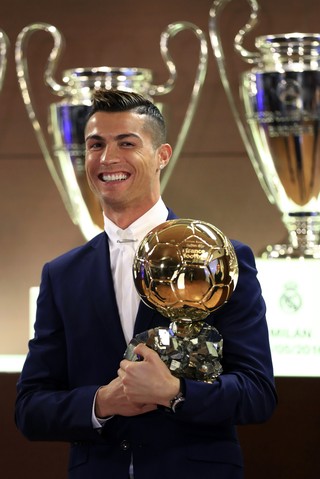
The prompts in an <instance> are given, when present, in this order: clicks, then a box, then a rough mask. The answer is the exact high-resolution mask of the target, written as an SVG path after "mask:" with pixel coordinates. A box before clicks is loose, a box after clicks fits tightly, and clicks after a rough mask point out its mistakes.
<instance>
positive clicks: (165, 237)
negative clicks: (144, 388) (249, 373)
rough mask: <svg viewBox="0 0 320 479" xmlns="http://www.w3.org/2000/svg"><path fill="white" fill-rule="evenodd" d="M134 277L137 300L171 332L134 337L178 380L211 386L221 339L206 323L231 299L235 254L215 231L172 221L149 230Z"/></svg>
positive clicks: (193, 223)
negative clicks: (162, 318)
mask: <svg viewBox="0 0 320 479" xmlns="http://www.w3.org/2000/svg"><path fill="white" fill-rule="evenodd" d="M133 275H134V281H135V285H136V288H137V291H138V293H139V295H140V297H141V299H142V300H143V301H144V302H145V303H146V304H147V305H148V306H150V307H152V308H155V309H156V310H157V311H159V312H160V313H161V314H162V315H163V316H166V317H167V318H169V319H170V321H171V324H170V327H169V328H163V327H159V328H155V329H152V330H150V331H146V332H145V333H143V334H142V335H138V336H137V337H135V338H134V339H133V341H132V342H131V344H130V345H129V347H128V350H127V352H126V355H125V357H127V358H128V359H137V358H136V357H135V356H134V353H133V348H134V346H135V345H136V344H137V343H139V342H145V343H146V344H147V345H148V346H150V347H151V348H152V349H154V350H156V351H157V352H158V353H159V354H160V357H161V358H162V360H163V361H164V362H165V363H166V364H167V365H168V367H169V368H170V369H171V371H172V373H173V374H175V375H176V376H184V377H190V378H193V379H198V380H201V381H205V382H212V381H214V380H215V379H216V377H217V376H218V375H219V374H220V373H221V370H222V368H221V364H220V359H221V355H222V337H221V336H220V334H219V332H218V331H217V330H216V329H215V328H213V327H212V326H209V324H207V323H206V322H205V321H204V320H205V318H206V317H207V316H208V315H209V314H210V313H211V312H213V311H215V310H216V309H218V308H219V307H220V306H222V305H223V304H224V303H225V302H226V301H227V300H228V299H229V298H230V296H231V294H232V293H233V291H234V288H235V286H236V284H237V280H238V263H237V258H236V255H235V252H234V248H233V246H232V244H231V242H230V241H229V240H228V239H227V237H226V236H225V235H224V234H223V233H222V232H221V231H220V230H219V229H218V228H216V227H215V226H213V225H211V224H209V223H205V222H202V221H197V220H191V219H178V220H170V221H166V222H165V223H163V224H161V225H159V226H158V227H156V228H154V229H153V230H151V231H150V232H149V233H148V234H147V235H146V237H145V238H144V240H143V241H142V242H141V244H140V245H139V248H138V250H137V252H136V255H135V259H134V264H133Z"/></svg>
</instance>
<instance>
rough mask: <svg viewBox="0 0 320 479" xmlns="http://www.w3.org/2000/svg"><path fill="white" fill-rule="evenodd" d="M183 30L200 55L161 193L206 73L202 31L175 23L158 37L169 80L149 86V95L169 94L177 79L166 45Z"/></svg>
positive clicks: (186, 23) (204, 42) (195, 27)
mask: <svg viewBox="0 0 320 479" xmlns="http://www.w3.org/2000/svg"><path fill="white" fill-rule="evenodd" d="M183 30H191V31H192V32H193V33H194V34H195V36H196V37H197V38H198V39H199V41H200V53H199V63H198V68H197V71H196V76H195V81H194V84H193V90H192V94H191V98H190V102H189V105H188V107H187V111H186V115H185V119H184V121H183V124H182V127H181V129H180V132H179V134H178V137H177V141H176V144H175V146H174V150H173V154H172V157H171V160H170V161H169V163H168V165H167V167H166V169H165V170H164V172H163V173H162V178H161V191H162V192H163V191H164V189H165V188H166V186H167V183H168V181H169V178H170V176H171V173H172V171H173V169H174V167H175V165H176V163H177V160H178V158H179V156H180V153H181V150H182V148H183V145H184V143H185V140H186V137H187V134H188V132H189V129H190V126H191V123H192V120H193V117H194V114H195V111H196V108H197V106H198V102H199V98H200V93H201V90H202V87H203V84H204V80H205V77H206V73H207V65H208V44H207V40H206V37H205V35H204V33H203V31H202V30H201V29H200V28H199V27H197V26H196V25H194V24H193V23H190V22H176V23H171V24H169V25H168V26H167V28H166V30H165V31H164V32H162V34H161V37H160V50H161V55H162V58H163V60H164V61H165V64H166V66H167V68H168V70H169V79H168V80H167V81H166V82H165V83H164V84H163V85H158V86H155V85H153V86H151V89H150V95H152V96H153V95H164V94H166V93H168V92H170V91H171V90H172V89H173V87H174V84H175V81H176V79H177V70H176V66H175V64H174V63H173V61H172V57H171V55H170V52H169V48H168V43H169V40H170V38H172V37H174V36H175V35H176V34H177V33H179V32H181V31H183Z"/></svg>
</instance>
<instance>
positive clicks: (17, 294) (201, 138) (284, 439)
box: [0, 0, 320, 479]
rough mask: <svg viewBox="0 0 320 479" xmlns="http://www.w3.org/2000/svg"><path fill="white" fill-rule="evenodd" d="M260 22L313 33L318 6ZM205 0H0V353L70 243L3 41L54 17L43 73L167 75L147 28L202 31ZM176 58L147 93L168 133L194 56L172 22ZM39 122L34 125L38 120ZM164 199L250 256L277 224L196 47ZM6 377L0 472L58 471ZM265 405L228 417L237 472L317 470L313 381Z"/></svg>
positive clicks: (16, 344) (234, 22)
mask: <svg viewBox="0 0 320 479" xmlns="http://www.w3.org/2000/svg"><path fill="white" fill-rule="evenodd" d="M260 5H261V14H260V22H259V25H258V26H257V27H256V29H255V31H254V33H252V34H251V35H250V36H248V38H247V45H246V46H247V48H251V49H253V48H254V47H253V44H254V38H255V37H256V36H258V35H263V34H269V33H284V32H292V31H303V32H317V31H318V30H319V16H320V3H319V2H315V1H314V0H305V1H304V2H301V1H300V0H291V1H290V2H286V1H281V0H280V1H279V0H260ZM210 6H211V1H210V0H197V1H195V0H162V1H154V0H153V1H150V0H137V1H136V2H133V1H132V0H122V1H121V2H120V1H113V2H111V1H109V0H104V1H102V0H91V1H90V2H87V1H84V0H55V1H54V2H49V1H48V0H43V1H42V2H39V1H35V0H29V1H28V2H25V1H22V0H10V1H9V0H2V2H1V15H0V28H2V29H3V30H4V31H5V32H6V33H7V35H8V37H9V39H10V42H11V49H10V53H9V56H8V68H7V72H6V76H5V81H4V85H3V88H2V91H1V93H0V105H1V108H0V128H1V135H0V198H1V201H0V218H1V222H0V252H1V253H0V324H1V335H0V354H25V352H26V350H27V338H28V328H29V326H28V314H29V313H28V294H29V288H30V287H31V286H34V285H37V284H38V283H39V277H40V271H41V267H42V265H43V263H44V262H45V261H47V260H50V259H51V258H53V257H55V256H57V255H58V254H60V253H62V252H64V251H66V250H68V249H70V248H72V247H74V246H77V245H79V244H81V243H83V241H84V238H83V237H82V235H81V233H80V232H79V230H78V228H77V227H76V226H74V225H73V224H72V222H71V220H70V219H69V217H68V215H67V213H66V210H65V208H64V206H63V204H62V201H61V198H60V196H59V194H58V192H57V190H56V187H55V185H54V184H53V181H52V179H51V177H50V174H49V172H48V169H47V167H46V165H45V162H44V160H43V156H42V154H41V151H40V149H39V146H38V143H37V141H36V139H35V135H34V132H33V129H32V126H31V124H30V122H29V120H28V117H27V114H26V111H25V107H24V105H23V102H22V99H21V95H20V91H19V88H18V82H17V76H16V71H15V61H14V44H15V41H16V38H17V35H18V33H19V32H20V31H21V29H22V28H23V27H25V26H26V25H29V24H31V23H35V22H47V23H49V24H52V25H54V26H56V27H57V28H58V29H59V30H60V31H61V32H62V33H63V35H64V37H65V41H66V48H65V51H64V53H63V54H62V57H61V59H60V62H59V66H58V69H57V73H56V79H57V81H59V82H61V78H62V72H63V71H64V70H66V69H71V68H76V67H97V66H117V67H120V66H127V67H128V66H131V67H132V66H136V67H144V68H150V69H152V71H153V74H154V81H155V83H162V82H164V81H166V79H167V72H166V68H165V66H164V63H163V60H162V59H161V55H160V48H159V39H160V34H161V32H162V31H163V30H164V29H165V28H166V26H167V25H168V24H169V23H172V22H176V21H184V20H186V21H190V22H193V23H195V24H197V25H198V26H199V27H200V28H202V30H203V31H204V32H205V33H206V35H207V38H208V41H209V37H208V15H209V9H210ZM248 12H249V10H248V4H247V2H246V1H245V0H243V1H242V0H233V1H231V2H230V5H229V6H228V7H227V8H226V10H225V12H224V14H223V15H222V18H221V20H222V21H223V29H222V37H223V40H224V41H225V52H226V57H227V59H228V61H229V71H230V75H231V82H232V85H233V87H234V88H236V87H237V84H238V75H239V71H240V69H248V67H247V66H246V65H245V64H244V63H243V62H242V60H240V59H239V58H238V57H235V56H234V54H233V47H232V39H233V38H234V35H235V34H236V33H237V32H238V30H239V28H240V27H241V26H242V25H243V24H244V23H245V22H246V20H247V18H248ZM51 48H52V39H51V38H50V36H49V35H47V34H45V33H36V34H34V36H32V38H31V39H30V42H29V46H28V52H27V53H28V59H29V64H30V78H31V80H32V84H33V89H34V99H35V104H36V108H37V112H38V115H39V119H40V121H41V123H42V124H43V125H46V118H47V113H48V106H49V104H50V103H53V102H56V101H58V98H57V97H56V96H53V95H52V94H51V92H50V91H49V90H48V88H46V87H45V86H44V83H43V72H44V68H45V64H46V61H47V58H48V55H49V52H50V50H51ZM170 49H171V54H172V57H173V60H174V62H175V63H176V66H177V71H178V80H177V83H176V86H175V88H174V90H173V91H172V92H171V93H170V94H168V95H166V96H165V97H162V98H161V101H163V102H164V103H165V104H166V105H167V106H168V108H169V113H168V118H169V136H170V141H171V142H172V143H173V144H174V143H175V139H176V137H177V133H178V131H179V128H180V125H181V122H182V120H183V118H184V115H185V111H186V108H187V103H188V100H189V97H190V93H191V89H192V85H193V78H194V74H195V69H196V64H197V60H198V54H199V45H198V42H197V40H196V39H195V37H194V35H192V33H190V32H187V31H186V32H182V33H180V34H178V35H177V36H176V37H175V38H174V39H172V40H171V41H170ZM44 128H45V127H44ZM163 196H164V200H165V201H166V203H167V204H168V205H169V206H171V207H172V208H173V209H174V210H175V211H176V213H177V214H179V215H180V216H188V217H195V218H200V219H203V220H206V221H209V222H211V223H213V224H215V225H217V226H218V227H219V228H221V229H222V230H223V231H224V232H225V233H226V234H227V235H228V236H230V237H232V238H237V239H239V240H241V241H244V242H246V243H248V244H250V245H251V247H252V248H253V250H254V252H255V253H256V255H259V252H260V251H261V250H262V249H263V248H264V247H265V246H266V245H267V244H268V243H272V242H273V243H274V242H279V241H282V239H283V238H284V237H285V228H284V226H283V224H282V221H281V217H280V214H279V212H278V210H277V208H276V207H275V206H274V205H271V204H270V203H269V202H268V200H267V198H266V196H265V194H264V192H263V191H262V188H261V187H260V184H259V182H258V179H257V177H256V175H255V173H254V171H253V168H252V166H251V163H250V161H249V159H248V157H247V154H246V152H245V149H244V146H243V144H242V141H241V139H240V136H239V134H238V130H237V127H236V124H235V121H234V119H233V117H232V115H231V113H230V109H229V105H228V103H227V100H226V97H225V94H224V91H223V88H222V86H221V83H220V79H219V75H218V71H217V66H216V62H215V59H214V57H213V53H212V49H211V45H210V44H209V65H208V73H207V77H206V82H205V86H204V89H203V93H202V96H201V98H200V103H199V108H198V110H197V113H196V115H195V118H194V123H193V126H192V128H191V131H190V134H189V135H188V138H187V141H186V144H185V146H184V149H183V152H182V154H181V157H180V160H179V163H178V165H177V167H176V169H175V171H174V174H173V176H172V178H171V179H170V182H169V184H168V186H167V188H166V190H165V192H164V195H163ZM16 379H17V375H16V374H1V375H0V388H1V389H0V391H1V395H0V397H1V399H0V405H1V407H0V421H1V424H0V474H1V477H3V478H5V479H9V478H10V479H11V478H12V479H16V478H19V477H25V478H43V477H46V478H51V477H52V478H58V477H59V478H63V477H66V474H65V468H66V461H67V459H66V458H67V446H65V445H58V444H43V443H40V444H38V443H34V444H31V443H28V442H27V441H26V440H24V439H23V438H22V437H21V436H20V435H19V434H18V433H17V432H16V430H15V427H14V424H13V418H12V415H13V402H14V396H15V382H16ZM277 386H278V391H279V401H280V402H279V408H278V410H277V412H276V413H275V415H274V417H273V418H272V420H271V421H270V422H269V423H267V424H265V425H261V426H260V425H259V426H247V427H242V428H240V436H241V440H242V443H243V448H244V452H245V459H246V469H247V474H246V478H247V479H251V478H252V479H256V478H258V477H259V479H264V478H267V477H268V478H269V477H274V478H286V479H287V478H290V479H295V478H308V479H317V478H318V477H320V469H319V462H318V457H317V451H318V436H317V432H318V431H319V416H320V415H319V407H318V404H319V380H318V379H303V380H302V379H298V378H297V379H286V378H278V379H277Z"/></svg>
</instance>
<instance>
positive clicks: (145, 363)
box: [16, 90, 277, 479]
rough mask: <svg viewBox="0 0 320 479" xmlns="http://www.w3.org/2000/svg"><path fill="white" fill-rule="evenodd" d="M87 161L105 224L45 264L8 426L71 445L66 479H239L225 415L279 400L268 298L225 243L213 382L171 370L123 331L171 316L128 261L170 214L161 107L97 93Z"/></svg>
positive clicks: (245, 252) (258, 416)
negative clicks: (152, 301)
mask: <svg viewBox="0 0 320 479" xmlns="http://www.w3.org/2000/svg"><path fill="white" fill-rule="evenodd" d="M85 136H86V170H87V177H88V181H89V184H90V186H91V188H92V190H93V191H94V192H95V193H96V194H97V195H98V197H99V199H100V202H101V205H102V209H103V215H104V221H105V231H104V232H103V233H101V234H99V235H98V236H96V237H95V238H94V239H92V240H91V241H89V242H88V243H87V244H85V245H84V246H81V247H79V248H76V249H74V250H72V251H70V252H68V253H66V254H64V255H62V256H60V257H59V258H57V259H55V260H53V261H51V262H49V263H48V264H46V265H45V266H44V268H43V272H42V279H41V285H40V293H39V297H38V302H37V316H36V322H35V336H34V339H32V340H31V341H30V343H29V353H28V356H27V359H26V362H25V365H24V368H23V371H22V373H21V377H20V379H19V382H18V385H17V388H18V395H17V401H16V423H17V426H18V428H19V429H20V430H21V431H22V433H23V434H24V435H25V436H26V437H27V438H29V439H30V440H40V441H44V440H45V441H67V442H69V443H70V444H71V450H70V463H69V478H71V479H76V478H78V479H95V478H102V477H103V478H106V479H128V477H134V479H150V478H152V479H160V478H161V479H164V478H166V479H180V478H184V479H195V478H197V479H209V478H219V479H240V478H242V477H243V464H242V455H241V450H240V446H239V443H238V439H237V433H236V425H237V424H248V423H260V422H264V421H266V420H267V419H268V418H269V417H270V416H271V414H272V412H273V410H274V408H275V405H276V401H277V400H276V393H275V389H274V382H273V370H272V361H271V355H270V348H269V340H268V330H267V325H266V319H265V304H264V301H263V299H262V296H261V289H260V285H259V283H258V281H257V278H256V273H257V271H256V268H255V262H254V256H253V253H252V251H251V249H250V248H249V247H248V246H245V245H243V244H241V243H239V242H236V241H233V245H234V248H235V252H236V255H237V258H238V263H239V280H238V284H237V287H236V290H235V292H234V293H233V295H232V297H231V299H230V300H229V301H228V302H227V303H226V304H225V305H224V306H222V307H221V308H220V309H218V310H217V311H216V312H214V313H212V314H210V315H209V317H208V318H207V321H208V323H209V324H211V325H213V326H215V327H216V328H217V329H218V331H219V332H220V333H221V334H222V336H223V339H224V353H223V359H222V363H223V364H222V365H223V373H222V374H221V375H220V376H219V377H218V379H217V380H216V381H215V382H213V383H212V384H208V383H205V382H201V381H194V380H191V379H184V380H181V381H180V380H179V379H178V378H176V377H174V376H173V375H172V374H171V373H170V371H169V369H168V368H167V366H166V365H165V364H164V363H163V362H162V361H161V359H160V357H159V356H158V354H157V353H156V352H155V351H153V350H152V349H149V348H148V347H147V346H146V345H144V344H139V345H138V346H137V347H136V350H135V352H136V353H137V354H139V355H140V356H141V357H142V358H143V360H142V361H140V362H130V361H128V360H126V359H123V355H124V352H125V350H126V347H127V344H128V342H129V341H130V339H131V338H132V337H133V336H134V335H136V334H138V333H140V332H142V331H145V330H147V329H151V328H154V327H156V326H164V327H167V326H168V325H169V320H168V319H166V318H165V317H163V316H162V315H161V314H160V313H158V312H156V311H153V310H152V309H151V308H148V307H147V306H146V305H144V304H143V303H142V302H140V301H139V297H138V295H137V293H136V291H135V288H134V284H133V279H132V271H131V264H132V259H133V255H134V252H135V249H136V248H137V245H138V244H139V241H141V240H142V238H143V237H144V236H145V234H146V233H147V232H148V231H149V230H150V229H152V228H153V227H154V226H156V225H158V224H160V223H162V222H164V221H165V220H167V219H172V218H174V217H175V216H174V214H173V213H172V212H171V211H170V210H168V209H167V208H166V207H165V205H164V203H163V201H162V199H161V196H160V172H161V169H162V168H164V167H165V166H166V165H167V163H168V162H169V160H170V156H171V147H170V145H169V144H168V143H166V135H165V125H164V121H163V118H162V115H161V114H160V112H159V111H158V109H157V108H156V107H155V106H154V105H153V104H152V103H151V102H149V101H148V100H146V99H144V98H143V97H141V96H140V95H137V94H133V93H125V92H113V91H104V90H100V91H98V92H97V93H96V94H95V97H94V101H93V107H92V110H91V113H90V115H89V119H88V122H87V125H86V130H85Z"/></svg>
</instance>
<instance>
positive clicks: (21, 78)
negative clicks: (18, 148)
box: [15, 23, 77, 224]
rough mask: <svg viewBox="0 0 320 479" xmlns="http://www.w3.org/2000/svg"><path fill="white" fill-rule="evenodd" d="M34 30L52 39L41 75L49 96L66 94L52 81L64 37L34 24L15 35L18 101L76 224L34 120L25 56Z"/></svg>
mask: <svg viewBox="0 0 320 479" xmlns="http://www.w3.org/2000/svg"><path fill="white" fill-rule="evenodd" d="M36 31H45V32H47V33H50V35H51V36H52V37H53V40H54V46H53V48H52V50H51V53H50V55H49V58H48V62H47V65H46V69H45V73H44V80H45V84H46V85H47V86H49V87H50V88H51V90H52V91H53V93H55V94H56V95H59V96H64V95H67V94H68V88H67V87H65V86H62V85H59V84H58V83H57V82H56V81H55V80H54V78H53V74H54V72H55V69H56V65H57V61H58V60H59V57H60V54H61V51H62V49H63V47H64V38H63V36H62V34H61V33H60V32H59V31H58V30H57V28H56V27H54V26H52V25H49V24H47V23H34V24H31V25H29V26H26V27H24V28H23V29H22V30H21V32H20V33H19V35H18V37H17V41H16V46H15V60H16V71H17V76H18V82H19V86H20V90H21V94H22V98H23V101H24V104H25V107H26V110H27V113H28V116H29V119H30V121H31V124H32V126H33V129H34V131H35V135H36V138H37V140H38V144H39V146H40V149H41V151H42V153H43V156H44V159H45V162H46V164H47V167H48V169H49V172H50V174H51V176H52V179H53V181H54V183H55V185H56V187H57V188H58V191H59V193H60V195H61V197H62V200H63V203H64V205H65V207H66V209H67V211H68V213H69V215H70V217H71V219H72V221H73V222H74V223H75V224H77V221H76V220H75V213H74V210H73V207H72V205H71V203H70V200H69V198H68V196H67V193H66V191H65V188H64V186H63V183H62V181H61V178H60V176H59V174H58V173H57V170H56V168H55V165H54V161H53V159H52V156H51V153H50V149H49V148H48V146H47V141H46V138H45V136H44V134H43V132H42V129H41V125H40V122H39V121H38V119H37V115H36V112H35V109H34V107H33V99H32V88H31V82H30V78H29V68H28V61H27V57H26V50H27V46H28V41H29V38H30V36H31V35H32V34H33V33H34V32H36Z"/></svg>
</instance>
